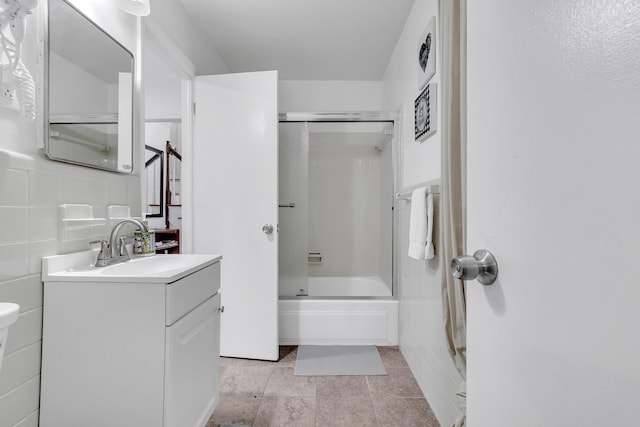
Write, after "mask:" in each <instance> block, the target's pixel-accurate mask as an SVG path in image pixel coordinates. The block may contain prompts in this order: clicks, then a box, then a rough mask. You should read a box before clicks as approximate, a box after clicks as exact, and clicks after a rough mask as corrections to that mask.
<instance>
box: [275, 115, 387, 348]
mask: <svg viewBox="0 0 640 427" xmlns="http://www.w3.org/2000/svg"><path fill="white" fill-rule="evenodd" d="M311 119H313V117H311ZM393 126H394V123H393V120H386V121H385V120H380V121H362V120H359V121H348V120H344V121H340V122H326V121H321V122H318V121H313V120H307V121H297V122H287V121H281V123H280V126H279V161H278V164H279V167H278V171H279V238H280V244H279V294H280V302H279V316H280V343H281V344H332V343H334V344H359V343H362V344H370V343H375V344H386V345H390V344H394V343H395V341H397V331H396V329H397V301H396V300H395V299H394V298H393V228H394V226H393V224H394V219H393V203H394V167H393V162H394V157H395V156H394V154H393V152H394V144H393Z"/></svg>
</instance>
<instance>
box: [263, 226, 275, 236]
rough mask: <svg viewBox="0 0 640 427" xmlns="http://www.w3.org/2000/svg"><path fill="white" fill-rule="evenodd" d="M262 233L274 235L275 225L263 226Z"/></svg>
mask: <svg viewBox="0 0 640 427" xmlns="http://www.w3.org/2000/svg"><path fill="white" fill-rule="evenodd" d="M262 232H263V233H264V234H271V233H273V225H271V224H265V225H263V226H262Z"/></svg>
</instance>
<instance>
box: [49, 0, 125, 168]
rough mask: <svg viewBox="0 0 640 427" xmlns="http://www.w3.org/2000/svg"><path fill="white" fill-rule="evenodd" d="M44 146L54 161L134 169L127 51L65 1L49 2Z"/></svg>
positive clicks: (52, 0)
mask: <svg viewBox="0 0 640 427" xmlns="http://www.w3.org/2000/svg"><path fill="white" fill-rule="evenodd" d="M45 55H46V61H45V62H46V63H47V64H48V65H47V72H46V73H45V74H46V76H47V77H48V84H47V85H46V87H47V88H48V90H45V99H46V101H45V105H46V106H47V109H48V111H47V114H46V117H47V120H46V124H45V126H46V129H45V149H46V153H47V156H48V157H49V158H51V159H53V160H59V161H63V162H67V163H74V164H79V165H83V166H89V167H93V168H98V169H105V170H109V171H114V172H124V173H130V172H132V170H133V167H132V164H133V106H132V104H133V81H134V80H133V70H134V59H133V55H132V54H131V52H129V51H128V50H127V49H125V48H124V47H123V46H122V45H121V44H120V43H118V42H117V41H116V40H114V39H113V38H112V37H111V36H110V35H109V34H107V33H106V32H104V31H103V30H102V29H101V28H100V27H98V26H97V25H96V24H95V23H93V22H92V21H91V20H89V19H88V18H87V17H85V16H84V15H83V14H81V13H80V12H79V11H78V10H77V9H75V8H74V7H73V6H71V5H70V4H69V3H67V2H66V1H64V0H49V6H48V37H47V42H46V46H45Z"/></svg>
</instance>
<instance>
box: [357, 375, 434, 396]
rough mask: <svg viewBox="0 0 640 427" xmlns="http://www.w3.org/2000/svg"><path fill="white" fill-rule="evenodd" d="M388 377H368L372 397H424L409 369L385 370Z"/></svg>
mask: <svg viewBox="0 0 640 427" xmlns="http://www.w3.org/2000/svg"><path fill="white" fill-rule="evenodd" d="M387 372H388V374H389V375H386V376H383V375H376V376H368V377H367V383H368V384H369V391H371V395H372V396H373V397H380V396H383V397H424V396H423V395H422V391H421V390H420V387H419V386H418V383H417V382H416V380H415V378H414V377H413V374H412V373H411V369H409V368H387Z"/></svg>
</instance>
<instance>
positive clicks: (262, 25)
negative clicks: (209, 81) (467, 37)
mask: <svg viewBox="0 0 640 427" xmlns="http://www.w3.org/2000/svg"><path fill="white" fill-rule="evenodd" d="M414 1H415V0H268V1H265V0H182V3H183V4H184V6H185V7H186V9H187V11H188V12H189V14H190V15H191V16H192V17H193V19H194V21H195V22H196V23H197V24H198V25H199V26H200V28H201V29H202V31H204V32H205V33H206V34H207V35H208V36H209V38H210V40H211V42H212V44H213V45H214V46H215V48H216V50H217V51H218V53H219V54H220V56H221V57H222V60H223V61H224V62H225V64H226V65H227V67H229V70H230V71H231V72H243V71H262V70H278V72H279V78H280V79H281V80H382V78H383V76H384V72H385V70H386V67H387V64H388V63H389V59H390V58H391V55H392V53H393V50H394V48H395V46H396V43H397V41H398V38H399V37H400V33H401V32H402V29H403V27H404V24H405V22H406V21H407V17H408V16H409V12H410V11H411V8H412V6H413V3H414Z"/></svg>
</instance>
